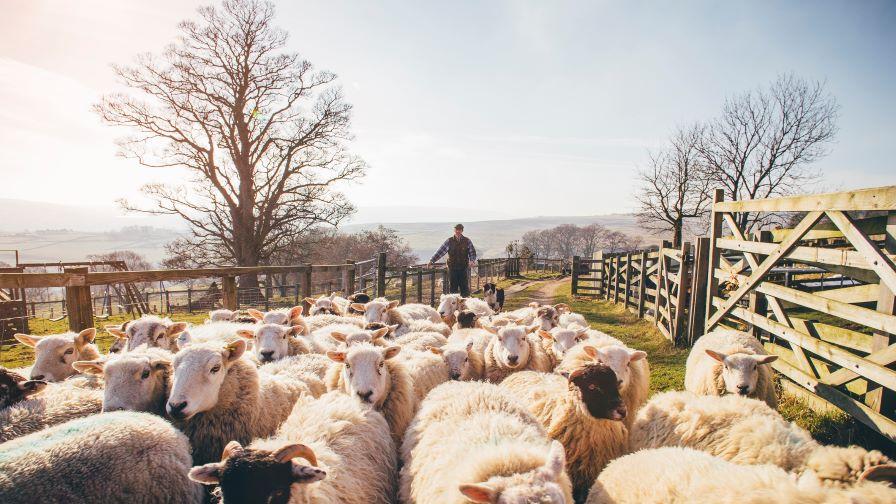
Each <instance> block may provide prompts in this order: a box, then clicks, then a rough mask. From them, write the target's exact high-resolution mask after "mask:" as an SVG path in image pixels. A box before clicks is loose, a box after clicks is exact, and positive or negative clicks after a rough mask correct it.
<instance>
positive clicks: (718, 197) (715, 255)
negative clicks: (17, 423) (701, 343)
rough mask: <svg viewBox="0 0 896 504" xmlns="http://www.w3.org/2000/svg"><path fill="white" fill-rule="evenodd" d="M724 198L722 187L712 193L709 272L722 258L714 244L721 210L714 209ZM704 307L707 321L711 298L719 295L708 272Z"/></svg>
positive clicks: (720, 229) (720, 231) (719, 229)
mask: <svg viewBox="0 0 896 504" xmlns="http://www.w3.org/2000/svg"><path fill="white" fill-rule="evenodd" d="M724 200H725V191H724V190H723V189H716V190H715V193H714V194H713V199H712V201H713V206H712V208H713V210H712V217H711V218H710V227H709V254H708V260H709V264H708V266H707V271H709V272H710V273H712V272H714V271H715V270H716V268H718V267H719V263H720V261H721V260H722V254H721V249H719V248H718V247H717V246H716V242H717V241H718V240H719V239H720V238H721V237H722V220H723V218H722V212H717V211H716V210H715V207H716V205H719V204H721V203H722V202H723V201H724ZM706 282H707V284H706V308H705V310H704V313H705V315H706V321H709V318H710V317H711V316H712V314H713V312H712V310H713V303H712V300H713V298H715V297H716V296H718V295H719V281H718V280H717V279H716V277H715V275H713V274H709V275H707V280H706ZM708 329H709V326H708V325H707V324H706V323H704V330H708Z"/></svg>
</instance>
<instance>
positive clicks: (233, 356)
mask: <svg viewBox="0 0 896 504" xmlns="http://www.w3.org/2000/svg"><path fill="white" fill-rule="evenodd" d="M224 350H226V351H227V353H228V354H227V362H234V361H236V360H237V359H239V358H240V357H242V356H243V353H245V352H246V340H244V339H238V340H236V341H234V342H233V343H230V344H229V345H227V346H226V347H224Z"/></svg>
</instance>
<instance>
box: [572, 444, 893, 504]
mask: <svg viewBox="0 0 896 504" xmlns="http://www.w3.org/2000/svg"><path fill="white" fill-rule="evenodd" d="M893 481H896V466H878V467H875V468H872V469H870V470H869V471H868V472H867V473H866V474H864V475H863V477H862V478H860V482H859V483H858V484H856V485H855V486H852V487H849V488H829V487H826V486H824V485H822V484H821V482H820V481H819V480H818V478H817V477H816V476H815V475H814V474H813V473H807V474H805V475H803V476H802V477H800V478H797V477H796V475H793V474H790V473H788V472H786V471H784V470H783V469H781V468H780V467H775V466H772V465H760V466H742V465H737V464H732V463H731V462H728V461H726V460H722V459H720V458H718V457H713V456H712V455H710V454H708V453H704V452H701V451H697V450H692V449H689V448H659V449H655V450H641V451H639V452H637V453H633V454H631V455H626V456H624V457H621V458H619V459H616V460H614V461H613V462H611V463H610V464H609V465H608V466H607V467H606V469H604V471H603V472H602V473H601V474H600V476H598V478H597V481H595V482H594V486H593V487H591V491H590V492H589V494H588V500H587V501H586V504H660V503H669V504H715V503H757V504H758V503H765V502H788V503H799V504H834V503H844V504H845V503H863V504H890V503H892V502H896V489H893V488H889V487H888V486H887V485H886V484H885V483H886V482H893Z"/></svg>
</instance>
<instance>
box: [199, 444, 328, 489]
mask: <svg viewBox="0 0 896 504" xmlns="http://www.w3.org/2000/svg"><path fill="white" fill-rule="evenodd" d="M316 465H317V459H316V457H315V456H314V452H313V451H312V450H311V448H308V447H307V446H305V445H300V444H294V445H286V446H284V447H282V448H280V449H278V450H276V451H273V452H271V451H268V450H258V449H253V448H243V447H242V446H240V444H239V443H237V442H236V441H231V442H230V443H228V445H227V446H226V447H225V448H224V454H223V455H222V457H221V461H220V462H213V463H211V464H206V465H204V466H197V467H194V468H193V469H191V470H190V473H189V477H190V479H192V480H193V481H196V482H199V483H202V484H204V485H219V486H220V489H221V497H222V498H223V502H226V503H227V504H242V503H246V504H250V503H257V502H265V503H270V504H275V503H276V504H280V503H284V504H285V503H286V502H291V500H290V494H291V493H292V491H301V490H300V489H299V488H294V487H293V485H307V484H309V483H314V482H315V481H320V480H322V479H324V478H326V476H327V473H326V472H324V471H322V470H320V469H318V468H317V467H315V466H316Z"/></svg>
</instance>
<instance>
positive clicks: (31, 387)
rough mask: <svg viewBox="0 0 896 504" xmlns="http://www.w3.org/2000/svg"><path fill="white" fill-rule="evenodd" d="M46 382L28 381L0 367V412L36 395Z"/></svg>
mask: <svg viewBox="0 0 896 504" xmlns="http://www.w3.org/2000/svg"><path fill="white" fill-rule="evenodd" d="M46 386H47V382H45V381H42V380H29V379H27V378H25V377H24V376H22V375H20V374H19V373H16V372H14V371H10V370H9V369H6V368H5V367H2V366H0V410H2V409H4V408H7V407H9V406H12V405H13V404H16V403H19V402H22V401H24V400H25V399H27V398H28V397H29V396H32V395H34V394H37V393H38V392H40V391H41V390H43V389H44V387H46Z"/></svg>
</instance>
